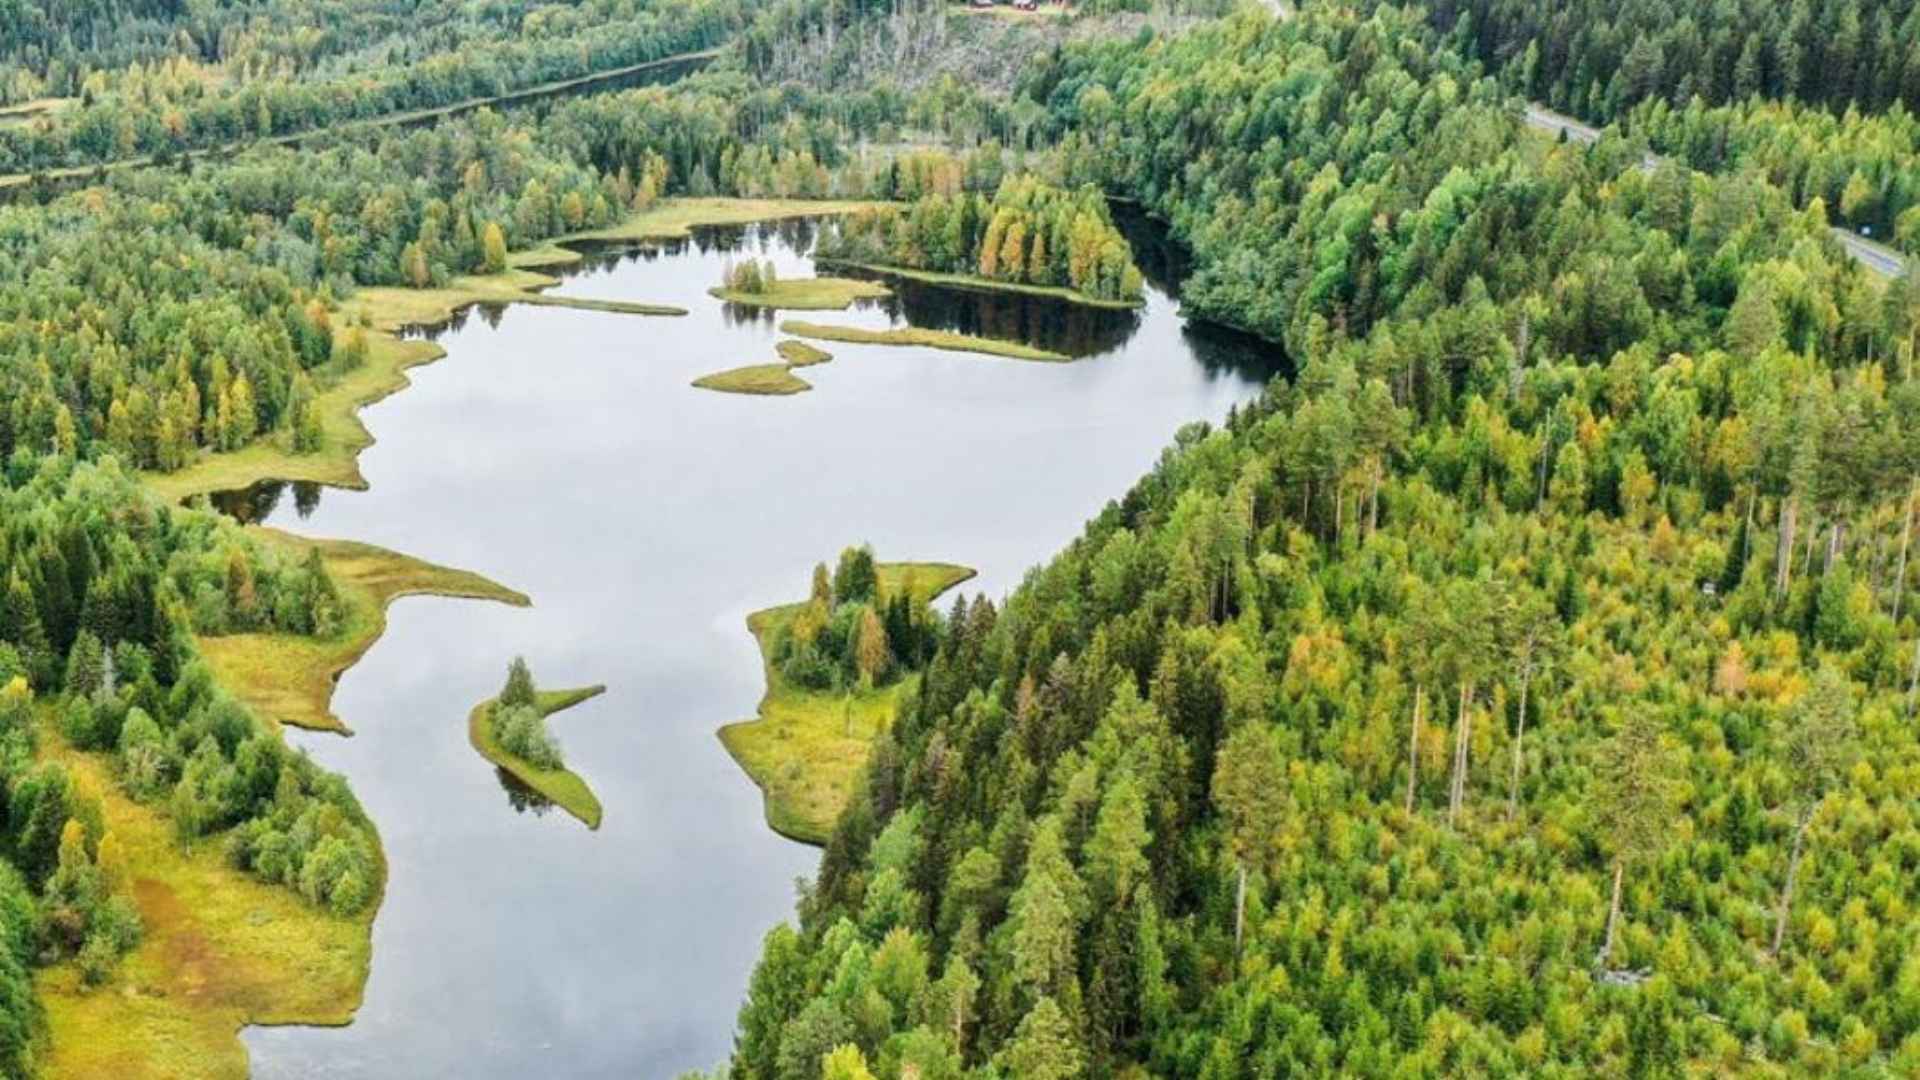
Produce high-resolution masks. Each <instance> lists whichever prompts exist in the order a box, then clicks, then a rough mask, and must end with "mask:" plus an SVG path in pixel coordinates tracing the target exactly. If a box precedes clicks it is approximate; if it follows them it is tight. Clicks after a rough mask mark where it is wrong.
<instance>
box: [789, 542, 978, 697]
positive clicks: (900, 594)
mask: <svg viewBox="0 0 1920 1080" xmlns="http://www.w3.org/2000/svg"><path fill="white" fill-rule="evenodd" d="M939 632H940V627H939V623H938V622H937V621H936V620H935V619H934V617H933V614H932V613H931V612H930V611H928V610H927V604H926V598H925V597H924V596H920V595H917V594H916V592H915V585H914V582H913V581H912V580H911V579H908V580H907V581H905V582H903V583H902V584H901V586H900V587H899V588H898V589H895V590H892V591H891V592H890V593H889V592H886V591H883V590H882V588H881V582H880V577H879V574H878V571H877V570H876V568H875V565H874V561H873V549H871V548H868V547H865V546H861V547H854V548H848V549H847V550H845V551H843V552H841V553H840V559H839V562H838V563H836V564H835V566H834V570H833V572H832V574H831V575H829V574H828V572H827V567H826V564H824V563H822V564H820V565H818V566H815V567H814V570H813V586H812V589H811V591H810V594H809V596H808V598H807V602H806V603H805V604H802V605H800V607H799V610H798V611H796V612H795V613H794V615H793V617H792V618H791V619H788V620H786V621H785V622H784V623H783V624H782V625H781V627H780V629H779V632H778V633H777V635H776V636H775V638H774V640H773V643H772V646H771V648H769V649H768V653H767V655H768V659H769V661H770V662H771V663H772V665H773V666H774V667H775V668H776V669H778V670H779V672H780V674H781V675H782V676H783V677H784V678H785V679H786V680H787V681H788V682H790V683H792V684H793V685H795V686H799V687H804V688H806V689H809V690H835V691H843V690H852V689H855V688H860V689H868V690H870V689H872V688H874V687H876V686H885V685H887V684H889V683H892V682H894V681H896V680H898V679H900V678H902V677H904V676H905V675H907V674H909V673H911V672H914V671H918V670H920V668H922V667H923V666H925V664H926V662H927V660H928V658H929V657H931V655H932V653H933V650H934V647H935V645H936V643H937V642H938V640H939Z"/></svg>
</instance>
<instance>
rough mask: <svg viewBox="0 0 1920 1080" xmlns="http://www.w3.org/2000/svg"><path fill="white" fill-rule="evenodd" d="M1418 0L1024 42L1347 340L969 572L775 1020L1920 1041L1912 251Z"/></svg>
mask: <svg viewBox="0 0 1920 1080" xmlns="http://www.w3.org/2000/svg"><path fill="white" fill-rule="evenodd" d="M1417 17H1418V16H1417V15H1415V14H1408V13H1399V12H1395V11H1393V10H1390V9H1381V10H1378V11H1376V12H1373V13H1372V14H1371V15H1368V16H1366V17H1360V16H1356V15H1353V14H1350V13H1342V12H1329V11H1314V10H1309V11H1308V12H1307V13H1306V14H1305V15H1304V16H1303V17H1302V18H1299V19H1296V20H1293V21H1290V22H1286V23H1273V22H1270V21H1268V20H1265V19H1258V18H1254V17H1242V18H1239V19H1236V20H1228V21H1226V22H1224V23H1222V24H1220V25H1217V26H1210V27H1205V28H1201V29H1198V30H1193V31H1189V32H1188V33H1187V34H1185V35H1183V36H1181V37H1179V38H1176V39H1172V40H1165V41H1160V40H1155V41H1134V42H1124V43H1115V42H1108V43H1103V44H1090V45H1086V46H1082V47H1078V48H1072V49H1067V50H1064V51H1063V52H1062V54H1061V56H1060V59H1059V61H1058V63H1057V64H1055V65H1053V66H1052V67H1051V68H1050V69H1048V70H1045V71H1040V72H1036V73H1035V74H1034V76H1033V77H1032V78H1031V79H1030V81H1029V82H1028V84H1027V86H1026V88H1025V89H1026V92H1027V93H1029V94H1031V95H1033V96H1034V98H1035V99H1036V100H1041V101H1044V102H1046V103H1047V105H1048V107H1049V111H1050V113H1051V117H1052V122H1053V123H1054V124H1056V125H1057V128H1058V131H1059V137H1060V138H1061V140H1062V145H1063V147H1064V154H1063V156H1064V158H1065V165H1064V167H1065V168H1066V170H1067V171H1068V172H1069V179H1071V180H1073V181H1085V182H1093V183H1098V184H1100V185H1102V186H1103V187H1104V188H1105V190H1108V191H1110V192H1113V193H1116V194H1121V195H1126V196H1129V197H1134V198H1138V199H1140V200H1141V201H1142V202H1143V203H1145V204H1146V205H1148V206H1151V207H1154V208H1156V209H1158V210H1159V211H1161V212H1162V213H1165V214H1166V215H1167V216H1168V217H1169V218H1170V219H1171V220H1173V222H1174V223H1175V225H1176V228H1177V229H1179V230H1180V231H1182V232H1183V233H1184V234H1185V235H1187V236H1188V237H1190V238H1191V240H1192V243H1193V247H1194V254H1195V257H1196V261H1197V262H1198V264H1199V265H1198V269H1197V272H1196V274H1195V276H1194V278H1193V279H1192V280H1191V281H1190V282H1189V283H1188V285H1187V288H1186V289H1185V291H1184V294H1183V299H1184V301H1185V303H1186V305H1187V307H1188V309H1189V311H1198V312H1199V313H1203V314H1205V315H1206V316H1208V317H1211V318H1216V319H1222V320H1226V321H1232V322H1235V323H1237V324H1238V325H1242V326H1245V327H1248V328H1250V329H1254V330H1257V331H1260V332H1262V333H1266V334H1270V335H1273V336H1279V337H1284V338H1285V339H1286V341H1287V342H1288V344H1289V348H1290V351H1291V352H1292V353H1293V354H1294V355H1295V356H1296V357H1297V358H1298V361H1299V365H1300V370H1299V373H1298V375H1297V376H1296V378H1294V379H1293V380H1292V381H1291V382H1290V383H1276V384H1275V386H1274V387H1273V388H1272V389H1271V390H1270V391H1269V393H1268V394H1267V395H1266V397H1265V398H1264V399H1263V400H1262V401H1261V402H1259V403H1258V404H1257V405H1256V406H1254V407H1252V408H1250V409H1247V410H1244V411H1241V412H1239V413H1237V414H1236V415H1235V416H1234V417H1232V418H1231V419H1230V420H1229V421H1228V422H1227V423H1226V424H1225V425H1224V427H1223V428H1221V429H1218V430H1215V429H1211V428H1208V427H1207V426H1205V425H1195V426H1193V427H1191V428H1189V429H1188V430H1186V431H1183V432H1182V433H1181V436H1180V438H1179V439H1178V440H1177V441H1176V444H1175V446H1174V447H1172V448H1171V449H1169V450H1168V451H1167V453H1166V455H1165V457H1164V458H1163V460H1162V461H1161V463H1160V465H1159V466H1158V467H1157V468H1156V469H1155V470H1154V471H1153V472H1152V473H1151V474H1150V475H1149V476H1147V477H1146V478H1145V479H1143V480H1142V481H1141V482H1140V483H1139V484H1138V485H1137V486H1136V487H1135V488H1134V489H1133V490H1132V491H1131V492H1129V493H1128V494H1127V495H1126V497H1125V498H1123V499H1120V500H1117V501H1116V502H1114V503H1113V504H1111V505H1110V506H1109V507H1108V509H1107V510H1106V511H1105V512H1104V513H1103V514H1101V515H1100V516H1099V517H1098V518H1097V519H1095V520H1094V521H1093V522H1092V523H1091V524H1090V525H1089V526H1088V529H1087V532H1086V533H1085V535H1083V536H1082V537H1080V538H1079V539H1078V540H1076V541H1075V542H1074V543H1073V544H1072V545H1070V546H1069V547H1068V548H1067V549H1066V550H1065V551H1064V552H1063V553H1061V554H1060V555H1059V556H1058V557H1056V558H1055V559H1054V560H1053V561H1051V562H1049V563H1047V564H1046V565H1045V566H1043V567H1040V568H1037V569H1036V570H1034V571H1033V572H1031V573H1030V574H1029V576H1028V578H1027V580H1026V581H1025V583H1024V584H1023V585H1022V586H1021V587H1020V588H1019V589H1018V590H1016V591H1015V592H1014V594H1013V595H1012V596H1011V597H1009V598H1007V599H1006V601H1005V603H1004V604H998V603H995V602H993V601H990V600H987V599H984V598H982V599H979V600H977V601H974V602H970V603H965V604H961V605H959V606H957V607H956V609H955V610H954V612H953V613H952V615H951V616H949V618H948V619H947V620H946V623H945V629H944V630H943V633H942V636H941V639H940V645H939V648H938V650H937V651H936V654H935V657H934V659H933V661H932V662H931V664H930V665H929V668H928V671H927V673H926V675H925V677H924V679H923V681H922V683H921V684H920V685H921V690H920V693H919V695H918V697H917V698H916V699H915V700H914V701H913V702H912V704H911V705H910V706H909V708H908V710H907V714H906V717H905V718H904V719H903V720H902V722H901V723H900V724H899V725H898V726H897V727H896V728H895V729H894V730H893V731H892V732H891V733H889V734H888V735H886V736H883V738H882V741H881V744H880V745H879V746H877V747H876V748H875V750H874V753H873V757H872V765H871V766H870V769H869V772H868V774H867V776H866V780H865V785H864V791H863V793H862V795H861V796H860V797H858V798H856V800H855V802H854V804H853V805H852V806H851V807H850V809H849V811H848V812H847V814H846V816H845V817H843V818H842V820H841V822H840V824H839V827H838V829H837V830H836V833H835V836H834V838H833V840H832V842H831V843H830V844H829V846H828V848H827V851H826V854H825V856H824V859H823V862H822V866H821V870H820V873H819V875H818V877H817V878H816V880H815V881H814V882H813V883H812V885H811V887H810V888H809V890H808V892H807V893H806V895H805V896H804V898H803V900H802V905H801V919H800V922H799V925H798V927H797V928H792V927H781V928H777V929H776V930H775V931H773V933H772V934H770V935H769V936H768V938H767V940H766V943H765V946H764V950H763V953H762V959H761V963H760V968H759V970H758V971H757V972H756V974H755V976H754V979H753V983H752V986H751V988H750V990H749V996H748V1001H747V1003H746V1004H745V1006H743V1009H742V1012H741V1016H740V1030H739V1035H738V1041H737V1044H736V1052H735V1055H734V1059H733V1062H732V1065H731V1072H730V1075H733V1076H735V1077H783V1078H784V1077H802V1076H807V1077H811V1076H814V1075H816V1074H821V1075H827V1076H835V1077H860V1076H869V1075H871V1076H882V1077H895V1076H906V1075H916V1076H921V1077H927V1076H961V1075H1000V1076H1021V1077H1076V1076H1107V1075H1171V1076H1200V1077H1238V1076H1270V1075H1292V1074H1296V1073H1312V1074H1341V1075H1407V1074H1420V1075H1469V1074H1471V1075H1549V1076H1551V1075H1565V1076H1582V1075H1593V1074H1596V1073H1606V1074H1623V1075H1636V1076H1642V1075H1679V1074H1680V1073H1681V1072H1682V1071H1683V1070H1699V1069H1705V1070H1708V1071H1714V1072H1729V1073H1734V1074H1748V1073H1752V1074H1756V1075H1835V1074H1858V1075H1883V1074H1901V1073H1904V1072H1908V1071H1911V1070H1912V1069H1914V1068H1916V1067H1920V1058H1916V1056H1915V1055H1916V1054H1920V968H1916V967H1915V965H1914V964H1913V963H1912V962H1911V960H1910V957H1911V956H1912V955H1913V944H1914V934H1915V924H1914V922H1913V920H1912V919H1911V917H1910V911H1911V905H1912V902H1913V899H1914V896H1913V884H1912V882H1913V880H1914V876H1913V874H1914V869H1915V865H1914V858H1915V854H1916V852H1920V847H1917V846H1916V840H1917V839H1920V834H1916V833H1915V831H1914V819H1913V816H1912V814H1911V803H1910V800H1909V799H1908V798H1907V796H1906V791H1907V788H1908V786H1909V785H1910V783H1911V779H1912V772H1913V769H1914V767H1915V764H1916V761H1920V745H1916V741H1915V739H1914V737H1913V735H1912V727H1911V720H1910V717H1911V714H1912V707H1913V701H1912V693H1913V688H1914V680H1913V678H1912V672H1911V670H1910V667H1911V665H1910V661H1909V657H1910V656H1912V655H1914V647H1913V646H1914V642H1915V640H1916V638H1920V632H1917V631H1916V629H1915V627H1916V619H1915V614H1914V611H1913V605H1912V603H1911V602H1910V601H1907V600H1906V594H1907V593H1908V592H1909V591H1910V586H1911V575H1910V573H1909V570H1908V565H1907V555H1906V552H1907V549H1908V546H1909V540H1910V527H1911V514H1912V509H1913V507H1912V495H1911V486H1912V481H1911V477H1912V476H1913V474H1914V469H1915V466H1916V463H1920V459H1916V457H1915V451H1914V446H1913V444H1912V442H1911V437H1910V435H1909V434H1908V433H1909V432H1911V431H1912V430H1914V428H1913V418H1912V417H1910V415H1909V413H1910V411H1911V410H1912V408H1913V407H1914V404H1915V403H1916V402H1920V398H1916V397H1915V396H1914V394H1913V392H1912V389H1911V388H1912V384H1911V382H1910V381H1909V380H1910V375H1911V372H1910V370H1909V369H1910V363H1908V362H1907V360H1908V359H1910V357H1911V341H1912V336H1911V335H1912V328H1913V325H1914V315H1915V309H1914V307H1913V305H1912V294H1911V293H1910V292H1908V291H1906V290H1905V289H1903V288H1901V287H1899V286H1895V287H1893V288H1889V289H1886V290H1885V291H1884V292H1883V291H1882V290H1881V289H1880V288H1879V287H1878V286H1877V285H1876V284H1875V283H1874V282H1873V281H1872V280H1871V279H1870V278H1868V276H1867V274H1866V272H1865V271H1863V270H1861V269H1859V268H1858V267H1856V266H1854V265H1853V264H1852V263H1850V262H1849V261H1848V260H1847V259H1846V258H1845V257H1844V255H1843V254H1842V253H1841V252H1839V251H1838V250H1837V249H1836V247H1835V245H1834V244H1833V243H1832V241H1831V239H1830V238H1829V237H1828V236H1827V235H1826V229H1825V226H1826V223H1827V218H1826V216H1825V214H1824V213H1823V212H1822V211H1823V210H1824V208H1823V207H1821V206H1820V205H1819V204H1818V202H1817V201H1816V202H1814V203H1812V204H1805V205H1803V204H1801V203H1800V201H1799V200H1798V199H1797V198H1796V194H1797V193H1795V192H1792V191H1789V190H1785V189H1783V188H1781V187H1778V186H1775V185H1774V184H1773V183H1770V182H1769V180H1768V178H1767V177H1766V176H1765V175H1764V174H1763V173H1760V172H1757V171H1753V170H1730V171H1729V172H1728V173H1726V174H1722V175H1709V174H1705V173H1700V172H1693V171H1690V170H1687V169H1685V168H1683V167H1678V166H1666V167H1662V168H1659V169H1655V170H1653V171H1651V172H1646V171H1643V170H1642V169H1641V168H1640V155H1639V153H1638V152H1635V151H1633V150H1632V148H1631V147H1628V146H1623V145H1619V144H1617V143H1615V144H1609V143H1605V142H1603V143H1602V144H1601V145H1600V146H1599V147H1597V148H1595V149H1593V150H1590V151H1586V150H1581V149H1580V148H1577V147H1564V146H1561V147H1556V146H1553V145H1550V144H1545V143H1543V142H1541V141H1539V140H1537V138H1535V137H1534V136H1532V135H1531V134H1529V133H1528V132H1527V131H1526V130H1525V129H1523V128H1522V127H1521V126H1520V125H1519V124H1518V122H1517V116H1516V113H1515V110H1514V109H1513V108H1512V107H1511V106H1510V105H1509V99H1508V97H1507V95H1506V93H1505V92H1504V91H1503V90H1502V89H1501V87H1500V86H1499V85H1498V83H1497V82H1495V81H1494V80H1493V79H1491V78H1485V77H1477V76H1476V75H1475V73H1474V69H1473V65H1472V63H1471V61H1470V60H1469V59H1467V58H1464V57H1461V56H1459V55H1458V54H1454V53H1450V52H1448V51H1447V49H1446V43H1445V42H1444V41H1442V40H1440V39H1436V38H1433V37H1431V36H1429V35H1428V34H1426V33H1425V32H1423V30H1422V28H1421V27H1420V26H1419V25H1418V23H1417V22H1415V21H1413V20H1414V19H1416V18H1417ZM1250 177H1258V178H1259V180H1258V182H1257V183H1251V182H1249V180H1248V178H1250ZM1249 191H1251V192H1252V193H1253V194H1252V197H1251V198H1249V197H1248V196H1247V194H1245V193H1247V192H1249ZM816 1062H824V1063H825V1064H824V1070H825V1071H824V1073H818V1072H817V1070H819V1069H820V1068H821V1067H822V1066H820V1065H817V1064H816Z"/></svg>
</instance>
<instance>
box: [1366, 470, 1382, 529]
mask: <svg viewBox="0 0 1920 1080" xmlns="http://www.w3.org/2000/svg"><path fill="white" fill-rule="evenodd" d="M1384 471H1386V470H1385V469H1384V468H1383V467H1382V466H1381V464H1380V462H1378V461H1376V462H1374V463H1373V492H1372V494H1370V495H1369V496H1368V497H1367V535H1368V536H1372V535H1373V534H1374V533H1377V532H1379V531H1380V474H1381V473H1382V472H1384Z"/></svg>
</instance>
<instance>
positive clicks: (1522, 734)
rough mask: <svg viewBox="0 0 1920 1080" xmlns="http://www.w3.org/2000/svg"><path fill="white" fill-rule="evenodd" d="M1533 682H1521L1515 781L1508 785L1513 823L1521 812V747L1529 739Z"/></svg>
mask: <svg viewBox="0 0 1920 1080" xmlns="http://www.w3.org/2000/svg"><path fill="white" fill-rule="evenodd" d="M1531 685H1533V680H1532V679H1528V678H1522V679H1521V680H1520V726H1518V727H1516V728H1514V731H1513V780H1512V781H1511V782H1509V783H1508V784H1507V820H1508V821H1512V820H1513V819H1514V816H1515V815H1517V814H1518V813H1519V812H1520V760H1521V752H1520V747H1521V744H1522V742H1524V741H1525V739H1526V737H1527V688H1528V687H1529V686H1531Z"/></svg>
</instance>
